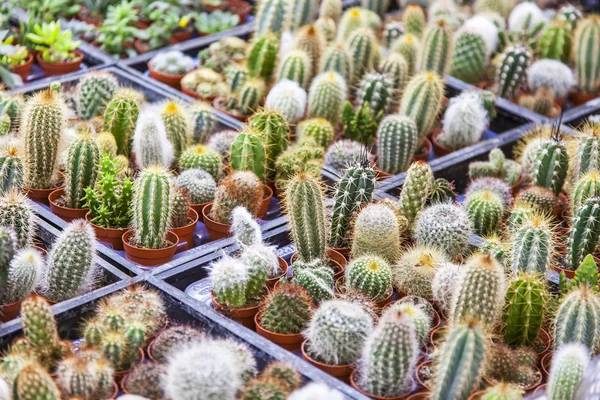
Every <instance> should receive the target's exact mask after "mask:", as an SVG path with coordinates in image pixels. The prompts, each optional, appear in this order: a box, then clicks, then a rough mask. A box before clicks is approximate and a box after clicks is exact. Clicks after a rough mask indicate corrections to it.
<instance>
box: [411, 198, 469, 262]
mask: <svg viewBox="0 0 600 400" xmlns="http://www.w3.org/2000/svg"><path fill="white" fill-rule="evenodd" d="M470 236H471V222H470V221H469V216H468V215H467V213H466V212H465V211H464V210H463V209H462V208H461V207H459V206H457V205H454V204H451V203H438V204H434V205H432V206H430V207H427V208H425V210H423V212H422V213H421V214H420V215H419V218H418V220H417V222H416V224H415V238H416V241H417V244H419V245H428V246H435V247H437V248H439V249H440V250H443V251H444V252H446V254H448V256H450V257H453V258H456V257H460V256H462V255H463V254H465V252H466V250H467V249H468V247H469V238H470Z"/></svg>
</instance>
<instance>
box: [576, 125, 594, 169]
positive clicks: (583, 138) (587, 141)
mask: <svg viewBox="0 0 600 400" xmlns="http://www.w3.org/2000/svg"><path fill="white" fill-rule="evenodd" d="M591 170H596V171H600V125H598V124H596V123H587V124H585V125H584V126H583V127H582V128H581V129H580V134H579V136H578V143H577V152H576V153H575V170H574V176H575V179H579V178H581V176H582V175H584V174H585V173H587V172H589V171H591Z"/></svg>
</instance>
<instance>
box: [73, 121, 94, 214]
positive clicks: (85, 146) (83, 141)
mask: <svg viewBox="0 0 600 400" xmlns="http://www.w3.org/2000/svg"><path fill="white" fill-rule="evenodd" d="M99 163H100V151H99V149H98V145H97V144H96V142H95V140H94V139H93V138H92V137H91V135H90V134H89V133H84V134H82V135H80V136H79V137H78V138H76V139H75V140H74V141H73V142H72V143H71V146H70V147H69V154H68V156H67V166H66V171H65V202H66V205H67V207H69V208H82V204H83V197H84V194H85V188H87V187H94V185H95V184H96V178H97V175H98V165H99Z"/></svg>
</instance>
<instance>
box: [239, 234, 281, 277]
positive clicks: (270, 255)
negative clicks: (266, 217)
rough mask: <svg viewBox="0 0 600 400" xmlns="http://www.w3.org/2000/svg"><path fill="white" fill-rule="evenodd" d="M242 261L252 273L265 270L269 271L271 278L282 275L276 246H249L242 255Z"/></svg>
mask: <svg viewBox="0 0 600 400" xmlns="http://www.w3.org/2000/svg"><path fill="white" fill-rule="evenodd" d="M240 261H241V262H242V263H244V264H246V265H248V266H249V271H250V273H253V270H254V269H263V270H265V271H267V274H268V275H269V278H273V277H276V276H278V275H279V274H280V273H281V270H280V269H279V260H278V259H277V248H276V247H275V246H265V245H264V244H262V243H256V244H253V245H251V246H248V247H246V248H245V249H244V251H242V254H240Z"/></svg>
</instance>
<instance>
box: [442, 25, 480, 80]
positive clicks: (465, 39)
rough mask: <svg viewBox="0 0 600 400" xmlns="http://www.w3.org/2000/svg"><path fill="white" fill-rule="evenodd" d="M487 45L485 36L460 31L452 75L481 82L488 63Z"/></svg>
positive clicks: (455, 48) (453, 59) (451, 68)
mask: <svg viewBox="0 0 600 400" xmlns="http://www.w3.org/2000/svg"><path fill="white" fill-rule="evenodd" d="M487 59H488V57H487V47H486V44H485V40H484V39H483V36H481V35H480V34H478V33H475V32H469V31H465V32H460V33H458V34H457V36H456V43H455V46H454V52H453V53H452V65H451V67H450V73H451V74H452V76H454V77H456V78H458V79H461V80H463V81H465V82H467V83H471V84H475V83H479V82H480V81H481V80H482V79H483V69H484V67H485V66H486V64H487V61H488V60H487Z"/></svg>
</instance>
